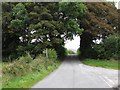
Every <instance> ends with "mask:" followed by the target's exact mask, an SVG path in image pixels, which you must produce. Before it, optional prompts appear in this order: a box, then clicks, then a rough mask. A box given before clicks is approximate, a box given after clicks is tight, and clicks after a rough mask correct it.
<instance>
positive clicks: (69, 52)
mask: <svg viewBox="0 0 120 90" xmlns="http://www.w3.org/2000/svg"><path fill="white" fill-rule="evenodd" d="M67 53H68V54H75V52H73V51H72V50H67Z"/></svg>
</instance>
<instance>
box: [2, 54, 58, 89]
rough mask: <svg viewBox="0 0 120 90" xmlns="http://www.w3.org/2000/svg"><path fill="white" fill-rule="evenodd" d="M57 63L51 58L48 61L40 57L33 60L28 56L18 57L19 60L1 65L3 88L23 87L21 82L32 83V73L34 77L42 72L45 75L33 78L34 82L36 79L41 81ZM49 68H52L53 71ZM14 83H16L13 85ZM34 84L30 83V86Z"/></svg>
mask: <svg viewBox="0 0 120 90" xmlns="http://www.w3.org/2000/svg"><path fill="white" fill-rule="evenodd" d="M54 59H55V60H54ZM58 63H59V62H58V61H57V60H56V58H53V57H52V59H48V58H45V57H43V56H41V55H40V56H38V57H37V58H35V59H34V60H33V59H32V57H31V56H30V55H29V54H28V55H26V56H22V57H20V58H19V60H14V61H13V62H12V63H11V62H9V63H8V62H7V63H3V67H2V71H3V87H11V88H13V87H14V88H15V87H22V86H24V83H21V81H22V80H25V81H26V83H28V82H29V80H33V81H34V79H33V74H32V73H34V74H35V75H37V74H38V73H40V72H41V73H40V74H41V75H42V72H43V73H45V74H43V75H42V77H40V76H37V78H35V82H37V81H38V79H42V78H43V77H45V76H46V75H47V74H49V73H50V72H52V70H53V69H55V67H56V66H58ZM50 67H52V68H53V69H52V68H50ZM44 71H45V72H44ZM49 71H50V72H49ZM29 75H30V78H29ZM31 78H32V79H31ZM14 82H18V83H16V84H15V83H14ZM35 82H32V84H30V85H33V84H34V83H35ZM28 86H29V85H28ZM24 87H26V86H24Z"/></svg>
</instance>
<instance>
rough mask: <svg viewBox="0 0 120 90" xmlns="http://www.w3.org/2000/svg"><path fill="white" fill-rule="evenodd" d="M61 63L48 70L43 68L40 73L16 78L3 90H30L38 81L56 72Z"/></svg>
mask: <svg viewBox="0 0 120 90" xmlns="http://www.w3.org/2000/svg"><path fill="white" fill-rule="evenodd" d="M59 65H60V62H58V63H56V65H51V66H48V68H47V69H46V68H43V69H42V70H41V71H40V72H34V73H33V72H32V73H29V74H27V75H25V76H21V77H14V78H12V79H11V80H10V81H9V82H7V83H5V84H3V88H30V87H32V86H33V85H34V84H36V83H37V82H38V81H40V80H42V79H43V78H45V77H46V76H47V75H49V74H50V73H51V72H52V71H54V70H55V69H56V68H57V67H58V66H59Z"/></svg>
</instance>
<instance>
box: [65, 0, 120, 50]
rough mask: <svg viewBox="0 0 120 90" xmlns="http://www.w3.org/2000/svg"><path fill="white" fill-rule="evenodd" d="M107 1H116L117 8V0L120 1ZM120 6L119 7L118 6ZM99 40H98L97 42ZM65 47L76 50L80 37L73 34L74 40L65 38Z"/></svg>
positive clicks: (119, 0)
mask: <svg viewBox="0 0 120 90" xmlns="http://www.w3.org/2000/svg"><path fill="white" fill-rule="evenodd" d="M107 1H114V2H116V7H117V8H118V2H119V3H120V0H107ZM119 8H120V7H119ZM99 42H100V41H98V43H99ZM65 47H66V48H67V49H68V50H72V51H74V52H76V51H77V49H78V48H79V47H80V37H78V36H74V40H72V41H70V40H67V41H66V42H65Z"/></svg>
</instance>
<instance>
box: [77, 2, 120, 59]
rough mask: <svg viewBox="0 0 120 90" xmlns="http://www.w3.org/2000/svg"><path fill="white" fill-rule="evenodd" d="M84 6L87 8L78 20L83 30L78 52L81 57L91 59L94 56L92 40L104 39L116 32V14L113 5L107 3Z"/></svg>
mask: <svg viewBox="0 0 120 90" xmlns="http://www.w3.org/2000/svg"><path fill="white" fill-rule="evenodd" d="M85 5H86V6H87V8H88V10H87V12H86V14H85V15H84V16H83V17H82V18H81V16H80V18H78V19H79V20H80V21H79V23H80V27H81V28H83V29H84V32H83V34H82V35H81V47H80V51H81V56H85V57H92V56H94V54H95V53H94V52H93V49H92V45H93V44H95V43H94V42H93V40H97V39H98V40H99V39H105V38H106V37H107V36H109V35H110V34H114V33H117V32H118V12H117V9H116V7H115V6H114V5H113V4H111V3H107V2H101V3H85ZM91 54H92V55H91ZM86 55H87V56H86Z"/></svg>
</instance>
